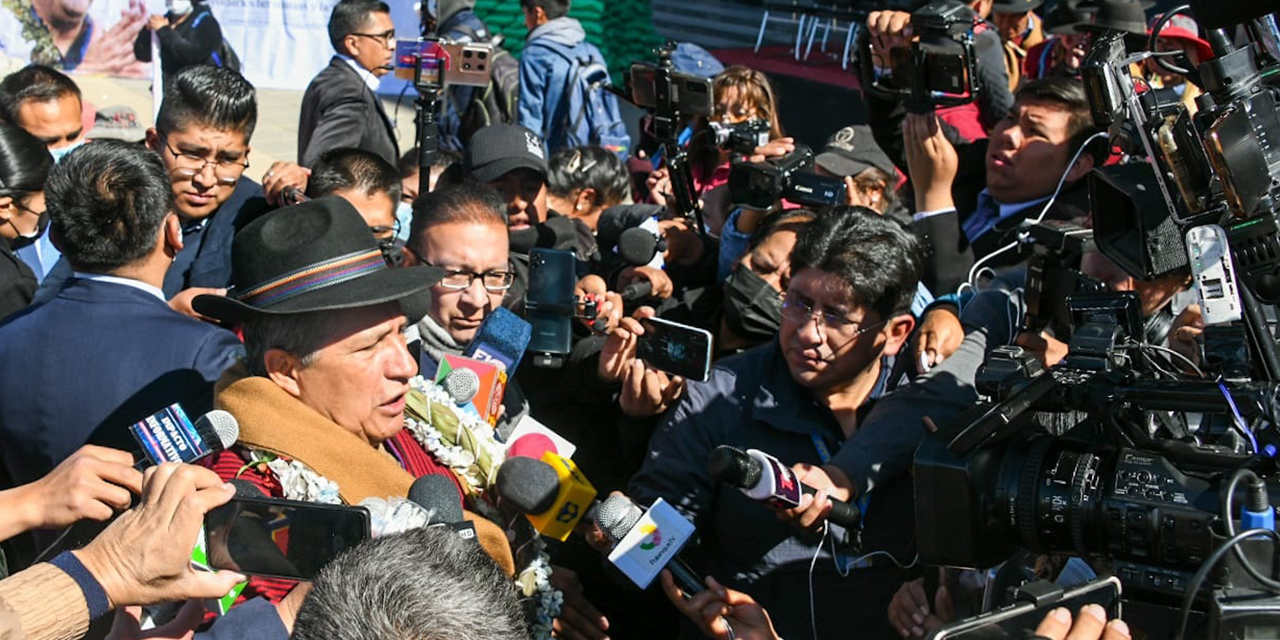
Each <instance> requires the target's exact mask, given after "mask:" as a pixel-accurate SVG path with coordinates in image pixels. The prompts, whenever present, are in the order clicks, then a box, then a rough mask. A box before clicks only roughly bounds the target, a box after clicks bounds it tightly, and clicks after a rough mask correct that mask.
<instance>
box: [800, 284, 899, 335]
mask: <svg viewBox="0 0 1280 640" xmlns="http://www.w3.org/2000/svg"><path fill="white" fill-rule="evenodd" d="M782 317H784V318H786V319H787V320H790V321H791V322H808V321H809V319H810V318H814V317H816V318H817V321H818V328H819V329H822V328H825V329H827V330H829V331H835V332H836V333H839V334H842V335H848V337H849V339H850V340H852V339H853V338H856V337H858V336H860V335H862V334H864V333H866V332H868V331H870V330H872V329H877V328H879V327H881V326H883V325H884V324H885V322H887V320H881V321H880V322H877V323H875V324H870V325H867V326H865V327H862V326H860V325H861V324H862V321H861V320H850V319H848V318H846V317H844V316H840V315H836V314H834V313H827V312H825V311H824V312H822V313H816V314H815V313H814V308H813V304H812V303H810V302H805V301H804V300H801V299H800V298H798V297H796V296H794V295H788V296H787V297H786V298H785V299H783V301H782Z"/></svg>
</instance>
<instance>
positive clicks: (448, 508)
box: [408, 474, 462, 524]
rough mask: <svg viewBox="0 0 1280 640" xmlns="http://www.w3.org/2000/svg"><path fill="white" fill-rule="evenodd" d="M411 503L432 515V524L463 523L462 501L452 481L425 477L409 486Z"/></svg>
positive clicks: (441, 477) (439, 476)
mask: <svg viewBox="0 0 1280 640" xmlns="http://www.w3.org/2000/svg"><path fill="white" fill-rule="evenodd" d="M408 498H409V501H410V502H413V503H414V504H416V505H418V506H419V507H422V508H423V509H426V510H427V512H429V513H431V514H432V516H431V521H432V522H443V523H446V524H447V523H451V522H462V501H461V500H460V499H459V498H458V488H457V486H455V485H454V484H453V482H452V481H451V480H449V479H448V478H446V477H444V476H442V475H436V474H430V475H425V476H422V477H420V478H418V479H417V480H414V481H413V484H412V485H410V486H409V495H408Z"/></svg>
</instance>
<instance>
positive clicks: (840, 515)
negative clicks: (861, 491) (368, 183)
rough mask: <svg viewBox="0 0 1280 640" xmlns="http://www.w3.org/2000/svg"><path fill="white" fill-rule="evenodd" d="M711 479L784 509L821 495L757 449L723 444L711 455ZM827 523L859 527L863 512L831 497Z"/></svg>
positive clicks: (793, 473) (752, 497)
mask: <svg viewBox="0 0 1280 640" xmlns="http://www.w3.org/2000/svg"><path fill="white" fill-rule="evenodd" d="M707 467H708V469H709V470H710V471H711V477H712V478H714V479H716V480H719V481H720V482H723V483H725V484H728V485H732V486H735V487H738V488H739V489H740V490H742V493H743V494H745V495H746V496H747V497H748V498H751V499H753V500H762V501H764V502H768V503H769V504H771V505H773V506H775V507H778V508H780V509H790V508H792V507H796V506H799V505H800V494H801V493H802V492H803V493H807V494H809V495H815V494H817V492H818V491H817V489H814V488H813V487H811V486H809V485H807V484H803V483H801V482H800V481H799V480H797V479H796V474H795V472H793V471H792V470H791V469H788V468H787V467H786V466H784V465H783V464H782V463H781V462H779V461H778V459H777V458H775V457H773V456H771V455H769V454H767V453H765V452H763V451H758V450H756V449H748V450H746V451H745V452H744V451H742V450H741V449H735V448H733V447H731V446H729V445H726V444H722V445H720V446H718V447H716V448H715V451H712V452H711V459H710V460H709V461H708V462H707ZM830 501H831V512H830V513H829V514H827V520H830V521H831V522H834V523H836V524H838V525H840V526H842V527H845V528H853V527H856V526H858V522H859V521H860V520H861V519H862V512H860V511H859V510H858V507H856V506H854V505H852V504H849V503H848V502H843V501H841V500H836V499H835V498H831V499H830Z"/></svg>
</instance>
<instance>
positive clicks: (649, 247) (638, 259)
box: [618, 227, 658, 267]
mask: <svg viewBox="0 0 1280 640" xmlns="http://www.w3.org/2000/svg"><path fill="white" fill-rule="evenodd" d="M657 252H658V237H657V236H655V235H653V233H652V232H650V231H649V230H648V229H641V228H640V227H632V228H630V229H627V230H626V231H623V232H622V235H620V236H618V257H620V258H622V259H623V260H624V261H626V263H627V264H629V265H633V266H637V267H639V266H643V265H646V264H649V262H650V261H651V260H653V256H654V255H655V254H657Z"/></svg>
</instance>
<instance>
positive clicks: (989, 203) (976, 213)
mask: <svg viewBox="0 0 1280 640" xmlns="http://www.w3.org/2000/svg"><path fill="white" fill-rule="evenodd" d="M999 221H1000V205H998V204H996V201H995V199H994V198H992V197H991V194H989V193H987V192H986V191H985V190H984V191H982V192H981V193H979V194H978V206H977V208H976V209H974V210H973V213H971V214H969V217H968V218H965V221H964V223H963V225H962V227H961V228H962V230H963V231H964V235H965V237H966V238H968V239H969V242H970V243H972V242H973V241H974V240H977V239H978V238H979V237H980V236H981V235H982V234H984V233H986V232H987V231H989V230H990V229H991V227H994V226H996V223H997V222H999Z"/></svg>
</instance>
